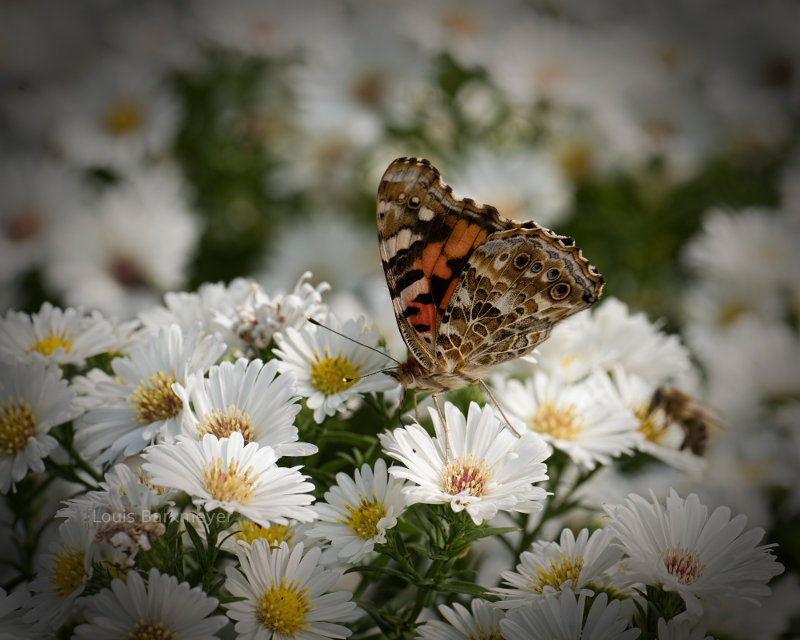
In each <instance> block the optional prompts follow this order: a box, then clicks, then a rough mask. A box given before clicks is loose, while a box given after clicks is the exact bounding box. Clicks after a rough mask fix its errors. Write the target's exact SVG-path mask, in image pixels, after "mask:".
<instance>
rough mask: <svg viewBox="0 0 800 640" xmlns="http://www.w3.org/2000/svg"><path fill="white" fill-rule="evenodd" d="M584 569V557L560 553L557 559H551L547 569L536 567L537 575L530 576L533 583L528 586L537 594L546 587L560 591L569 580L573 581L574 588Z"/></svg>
mask: <svg viewBox="0 0 800 640" xmlns="http://www.w3.org/2000/svg"><path fill="white" fill-rule="evenodd" d="M581 569H583V557H582V556H579V557H571V556H568V555H567V554H565V553H564V552H563V551H559V552H558V557H557V558H550V562H549V564H548V565H547V566H546V567H536V575H535V576H534V575H530V576H528V577H529V578H530V579H531V581H530V582H529V583H528V586H529V587H530V588H531V589H532V590H533V591H535V592H536V593H541V592H542V590H543V589H544V587H553V588H554V589H558V588H559V587H560V586H561V585H562V584H564V583H565V582H566V581H567V580H572V588H573V589H574V588H575V587H576V585H577V584H578V576H579V575H580V573H581Z"/></svg>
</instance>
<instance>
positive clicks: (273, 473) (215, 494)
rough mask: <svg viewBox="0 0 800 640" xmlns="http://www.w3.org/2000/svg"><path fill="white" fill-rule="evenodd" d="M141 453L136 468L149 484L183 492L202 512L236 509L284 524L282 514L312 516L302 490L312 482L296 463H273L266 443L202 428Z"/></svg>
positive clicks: (307, 496)
mask: <svg viewBox="0 0 800 640" xmlns="http://www.w3.org/2000/svg"><path fill="white" fill-rule="evenodd" d="M143 456H144V459H145V461H146V462H145V463H144V464H143V465H142V469H143V470H144V471H145V472H146V473H148V474H150V475H151V476H152V482H153V483H155V484H160V485H163V486H165V487H171V488H174V489H179V490H181V491H185V492H186V493H188V494H189V495H190V496H191V497H192V500H193V501H194V503H195V504H196V505H197V506H203V507H204V508H205V509H206V511H212V510H214V509H217V508H222V509H224V510H225V511H227V512H228V513H234V512H238V513H240V514H241V515H243V516H244V517H246V518H249V519H250V520H253V521H254V522H256V523H258V524H260V525H262V526H264V527H269V526H270V525H271V524H273V523H277V524H286V523H287V522H288V518H294V519H295V520H299V521H301V522H308V521H309V520H313V519H314V511H313V510H311V509H310V508H309V507H308V506H307V505H309V504H311V503H312V502H313V501H314V497H313V496H312V495H310V494H309V493H308V492H309V491H311V490H312V489H313V488H314V485H313V484H311V483H310V482H306V481H305V479H306V476H304V475H302V474H301V473H300V472H299V471H298V469H299V468H300V467H292V468H285V467H279V466H278V465H277V464H275V462H276V460H277V459H278V457H277V456H276V455H275V451H274V449H273V448H272V447H269V446H259V445H258V444H257V443H255V442H251V443H249V444H247V445H245V444H244V439H243V438H242V434H241V433H239V432H238V431H237V432H234V433H232V434H231V435H230V436H229V437H227V438H217V437H216V436H213V435H211V434H210V433H208V434H206V435H205V436H203V439H202V440H199V441H198V440H195V439H193V438H189V437H187V436H183V435H180V436H178V437H177V438H176V439H175V442H172V443H166V444H157V445H153V446H151V447H149V448H148V449H147V450H146V451H145V452H144V454H143Z"/></svg>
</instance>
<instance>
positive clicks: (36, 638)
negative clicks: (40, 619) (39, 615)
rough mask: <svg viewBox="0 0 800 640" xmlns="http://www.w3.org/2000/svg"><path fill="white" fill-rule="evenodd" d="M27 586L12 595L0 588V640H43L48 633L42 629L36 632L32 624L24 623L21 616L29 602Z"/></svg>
mask: <svg viewBox="0 0 800 640" xmlns="http://www.w3.org/2000/svg"><path fill="white" fill-rule="evenodd" d="M30 597H31V595H30V593H29V592H28V588H27V586H24V585H23V586H22V587H19V588H17V589H16V590H15V591H13V592H12V593H6V590H5V589H3V588H0V628H1V629H2V630H0V640H17V639H18V638H25V639H26V640H45V639H46V638H47V637H49V635H50V634H49V633H48V632H47V631H45V630H44V629H39V630H37V629H36V628H35V627H34V625H33V623H29V622H25V621H23V619H22V615H23V614H24V613H25V606H26V604H27V602H28V601H29V600H30Z"/></svg>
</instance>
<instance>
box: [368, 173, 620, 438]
mask: <svg viewBox="0 0 800 640" xmlns="http://www.w3.org/2000/svg"><path fill="white" fill-rule="evenodd" d="M377 223H378V241H379V246H380V254H381V260H382V262H383V270H384V273H385V275H386V283H387V285H388V287H389V292H390V294H391V298H392V305H393V306H394V313H395V317H396V319H397V326H398V328H399V329H400V334H401V335H402V337H403V340H404V341H405V343H406V345H407V346H408V349H409V351H410V356H409V357H408V359H407V360H406V361H405V362H402V363H400V364H399V365H398V366H396V367H393V368H390V369H385V370H383V373H385V374H387V375H389V376H390V377H392V378H393V379H395V380H396V381H397V382H399V383H400V384H401V385H402V387H403V390H404V392H405V391H406V390H408V389H414V390H423V391H425V390H427V391H433V400H434V404H435V406H436V410H437V411H438V413H439V416H440V417H441V411H440V410H439V405H438V402H437V400H436V397H437V395H438V394H440V393H442V392H445V391H450V390H453V389H459V388H461V387H465V386H467V385H470V384H474V383H479V384H481V385H482V386H483V388H484V389H485V390H486V392H487V393H488V394H489V397H490V398H492V400H493V401H494V397H493V396H492V394H491V391H490V390H489V388H488V387H487V386H486V384H485V383H484V382H483V376H484V374H485V372H486V370H487V369H488V368H490V367H492V366H494V365H497V364H500V363H502V362H506V361H508V360H512V359H514V358H519V357H521V356H524V355H526V354H528V353H530V352H531V351H533V349H534V348H536V346H537V345H538V344H540V343H541V342H542V341H544V340H546V339H547V337H548V336H549V335H550V332H551V331H552V329H553V327H554V326H555V325H556V324H557V323H559V322H561V321H562V320H564V319H565V318H568V317H569V316H571V315H573V314H575V313H578V312H579V311H582V310H584V309H587V308H588V307H590V306H591V305H592V304H594V302H596V301H597V299H598V298H599V297H600V294H601V292H602V290H603V286H604V284H605V280H604V278H603V276H602V275H600V273H599V272H598V271H597V269H595V267H593V266H592V265H591V264H590V263H589V262H588V261H587V260H586V259H585V258H584V257H583V254H582V253H581V250H580V249H578V248H577V247H576V246H575V245H574V241H573V239H572V238H569V237H565V236H559V235H557V234H555V233H553V232H552V231H550V230H549V229H546V228H544V227H542V226H540V225H538V224H537V223H536V222H533V221H532V220H529V221H525V222H515V221H512V220H508V219H506V218H504V217H502V216H501V215H500V214H499V213H498V211H497V209H495V208H494V207H492V206H490V205H479V204H477V203H476V202H475V201H474V200H472V199H470V198H464V199H458V198H456V197H455V196H454V195H453V190H452V189H451V187H449V186H448V185H447V184H445V183H444V182H443V180H442V178H441V175H440V174H439V171H438V170H437V169H436V168H435V167H434V166H433V165H432V164H431V163H430V162H429V161H428V160H425V159H421V158H398V159H397V160H395V161H394V162H392V163H391V164H390V165H389V168H388V169H386V171H385V173H384V174H383V177H382V178H381V182H380V185H379V187H378V197H377ZM415 400H416V395H415ZM494 402H495V404H497V402H496V401H494ZM498 408H499V405H498ZM500 411H501V414H502V409H501V410H500ZM503 417H504V418H505V415H504V416H503ZM442 422H443V423H444V420H443V419H442ZM506 422H507V423H508V420H507V419H506ZM509 426H511V425H510V424H509ZM512 430H513V427H512ZM515 432H516V431H515Z"/></svg>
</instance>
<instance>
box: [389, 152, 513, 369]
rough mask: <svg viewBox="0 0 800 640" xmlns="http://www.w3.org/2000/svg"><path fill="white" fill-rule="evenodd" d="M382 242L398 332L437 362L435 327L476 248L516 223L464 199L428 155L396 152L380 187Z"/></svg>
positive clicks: (420, 356)
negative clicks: (409, 155) (401, 155)
mask: <svg viewBox="0 0 800 640" xmlns="http://www.w3.org/2000/svg"><path fill="white" fill-rule="evenodd" d="M377 220H378V241H379V246H380V252H381V259H382V261H383V270H384V273H385V274H386V282H387V284H388V285H389V292H390V293H391V296H392V304H393V305H394V312H395V317H396V318H397V325H398V327H399V328H400V334H401V335H402V336H403V339H404V340H405V342H406V345H407V346H408V348H409V350H410V351H411V353H412V354H413V355H414V357H415V358H416V359H417V360H418V361H419V363H420V364H421V365H422V366H423V367H425V368H427V369H431V368H433V367H434V366H435V363H436V360H437V357H436V351H437V348H436V343H437V335H438V333H437V332H438V328H439V324H440V322H441V318H442V315H443V313H444V310H445V308H446V307H447V305H448V303H449V302H450V299H451V296H452V295H453V291H454V290H455V289H456V285H457V283H458V282H459V278H460V277H461V275H462V271H463V269H464V266H465V265H466V264H467V261H468V260H469V259H470V256H471V255H472V254H473V252H474V251H475V250H476V249H477V248H478V247H480V246H481V245H482V244H483V242H484V240H485V239H486V238H487V237H488V236H489V235H491V234H492V233H495V232H498V231H502V230H503V229H506V228H508V227H509V226H510V225H511V226H513V225H512V223H510V222H509V221H508V220H505V219H503V218H501V217H500V215H499V214H498V213H497V210H496V209H495V208H494V207H490V206H481V205H478V204H476V203H475V202H474V201H473V200H470V199H464V200H459V199H457V198H455V197H454V196H453V192H452V189H451V188H450V187H449V186H448V185H446V184H445V183H444V182H443V181H442V179H441V176H440V175H439V172H438V171H437V170H436V169H435V168H434V167H433V166H432V165H431V163H430V162H428V161H427V160H423V159H417V158H398V159H397V160H395V161H394V162H392V164H391V165H389V168H388V169H387V170H386V172H385V173H384V174H383V178H382V179H381V182H380V186H379V187H378V206H377Z"/></svg>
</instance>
